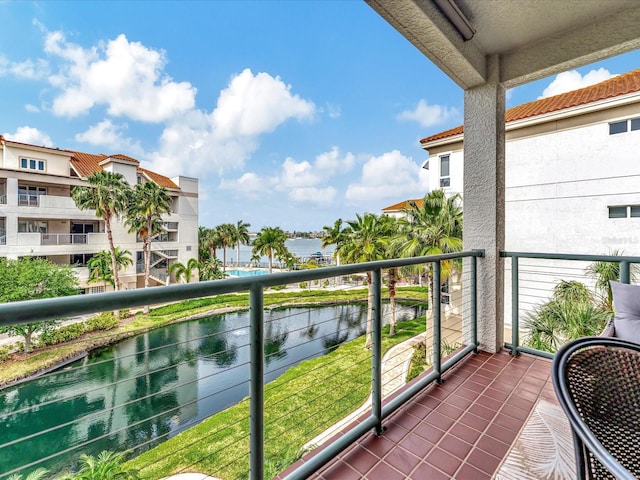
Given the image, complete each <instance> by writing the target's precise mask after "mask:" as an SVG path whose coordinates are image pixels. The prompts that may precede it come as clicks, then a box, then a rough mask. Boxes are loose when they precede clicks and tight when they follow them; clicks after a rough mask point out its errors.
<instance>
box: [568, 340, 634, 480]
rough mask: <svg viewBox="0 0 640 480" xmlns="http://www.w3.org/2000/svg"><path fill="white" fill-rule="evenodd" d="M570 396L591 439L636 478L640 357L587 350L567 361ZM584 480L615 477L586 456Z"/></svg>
mask: <svg viewBox="0 0 640 480" xmlns="http://www.w3.org/2000/svg"><path fill="white" fill-rule="evenodd" d="M567 379H568V387H569V391H570V392H571V397H572V399H573V401H574V403H575V405H576V407H577V409H578V412H579V413H580V416H581V417H582V419H583V420H584V422H585V424H586V425H587V427H588V428H589V429H590V430H591V431H592V432H593V435H594V436H595V437H596V438H597V439H598V441H600V443H601V444H602V445H603V446H604V447H605V449H607V450H608V451H609V452H610V453H611V455H612V456H613V457H615V458H616V459H617V460H618V462H620V463H621V464H622V465H624V466H625V467H626V468H627V469H628V470H629V471H630V472H632V473H633V474H634V475H636V476H640V353H638V352H636V351H632V350H627V349H624V348H610V347H609V348H607V347H600V346H598V347H591V348H586V349H583V350H579V351H577V352H575V353H574V354H573V355H572V357H571V358H570V359H569V361H568V362H567ZM588 458H589V461H588V465H587V471H588V474H587V476H588V478H597V479H601V478H603V479H608V478H611V479H613V478H615V477H613V476H612V475H611V474H610V473H609V472H608V471H606V470H605V469H604V467H603V466H602V465H601V464H600V463H599V462H598V461H597V460H596V459H595V458H594V457H593V456H592V455H591V454H588Z"/></svg>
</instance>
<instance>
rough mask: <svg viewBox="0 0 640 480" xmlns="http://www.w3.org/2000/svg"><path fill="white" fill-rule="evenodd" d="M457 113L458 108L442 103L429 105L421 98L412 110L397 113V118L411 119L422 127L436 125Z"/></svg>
mask: <svg viewBox="0 0 640 480" xmlns="http://www.w3.org/2000/svg"><path fill="white" fill-rule="evenodd" d="M457 115H458V110H457V109H456V108H454V107H446V106H442V105H429V104H428V103H427V102H426V101H425V100H423V99H421V100H420V101H419V102H418V105H417V106H416V108H415V109H414V110H405V111H404V112H401V113H399V114H398V116H397V119H398V120H411V121H414V122H418V123H419V124H420V125H421V126H423V127H431V126H433V125H438V124H441V123H444V122H446V121H448V120H449V119H451V118H454V117H456V116H457Z"/></svg>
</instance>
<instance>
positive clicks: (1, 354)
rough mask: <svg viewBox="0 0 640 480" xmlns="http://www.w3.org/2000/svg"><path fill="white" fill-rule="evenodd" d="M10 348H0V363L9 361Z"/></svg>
mask: <svg viewBox="0 0 640 480" xmlns="http://www.w3.org/2000/svg"><path fill="white" fill-rule="evenodd" d="M10 353H11V348H10V347H8V346H3V347H0V363H2V362H4V361H6V360H8V359H9V357H10Z"/></svg>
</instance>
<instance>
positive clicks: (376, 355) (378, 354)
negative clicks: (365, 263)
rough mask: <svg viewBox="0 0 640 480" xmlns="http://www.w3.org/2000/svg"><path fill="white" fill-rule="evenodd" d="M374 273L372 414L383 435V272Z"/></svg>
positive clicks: (376, 427) (377, 428)
mask: <svg viewBox="0 0 640 480" xmlns="http://www.w3.org/2000/svg"><path fill="white" fill-rule="evenodd" d="M371 274H372V277H373V278H372V287H373V305H372V306H373V326H372V329H371V330H372V331H371V340H372V345H371V375H372V376H373V378H372V383H373V385H372V388H371V415H372V416H373V417H374V418H375V420H376V426H375V427H374V430H375V432H376V435H382V299H381V294H380V289H381V287H382V274H381V271H380V269H379V268H378V269H376V270H374V271H373V272H371Z"/></svg>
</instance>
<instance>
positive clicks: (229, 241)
mask: <svg viewBox="0 0 640 480" xmlns="http://www.w3.org/2000/svg"><path fill="white" fill-rule="evenodd" d="M215 230H216V235H217V236H218V237H219V238H220V243H221V247H222V272H226V271H227V246H229V245H233V244H234V243H235V237H234V230H235V226H234V225H233V224H232V223H223V224H221V225H218V226H217V227H216V228H215Z"/></svg>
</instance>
